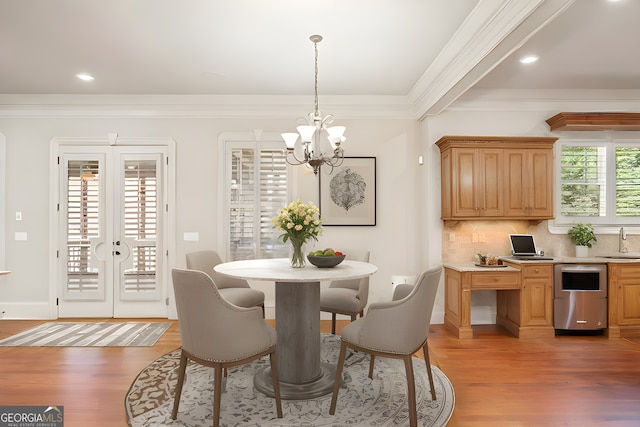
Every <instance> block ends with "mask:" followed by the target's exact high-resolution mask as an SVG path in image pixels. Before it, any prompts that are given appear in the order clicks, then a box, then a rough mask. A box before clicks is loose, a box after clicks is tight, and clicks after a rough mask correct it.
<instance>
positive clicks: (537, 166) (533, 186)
mask: <svg viewBox="0 0 640 427" xmlns="http://www.w3.org/2000/svg"><path fill="white" fill-rule="evenodd" d="M504 160H505V166H504V171H505V192H506V194H505V215H506V216H520V217H529V218H532V219H533V218H541V219H542V218H552V217H553V152H552V151H551V150H550V149H526V150H515V149H507V150H504Z"/></svg>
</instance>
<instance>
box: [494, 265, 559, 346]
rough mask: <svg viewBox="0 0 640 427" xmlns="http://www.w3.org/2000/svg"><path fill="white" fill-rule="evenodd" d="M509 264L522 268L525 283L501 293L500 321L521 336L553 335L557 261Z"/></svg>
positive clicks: (499, 304) (498, 304) (501, 324)
mask: <svg viewBox="0 0 640 427" xmlns="http://www.w3.org/2000/svg"><path fill="white" fill-rule="evenodd" d="M507 265H509V266H511V267H513V268H516V269H518V270H519V271H520V275H521V284H522V286H521V288H520V289H519V290H518V291H504V292H498V294H497V298H496V324H498V325H500V326H502V327H503V328H505V329H507V330H508V331H510V332H511V333H513V334H514V335H515V336H517V337H520V338H539V337H550V336H553V335H554V334H555V329H554V327H553V264H551V263H544V264H542V263H538V262H536V263H535V264H534V265H529V264H516V263H513V264H512V263H509V262H507Z"/></svg>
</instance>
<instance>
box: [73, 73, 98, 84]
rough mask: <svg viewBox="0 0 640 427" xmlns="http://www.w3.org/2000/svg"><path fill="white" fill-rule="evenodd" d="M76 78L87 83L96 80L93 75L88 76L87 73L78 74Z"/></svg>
mask: <svg viewBox="0 0 640 427" xmlns="http://www.w3.org/2000/svg"><path fill="white" fill-rule="evenodd" d="M76 77H77V78H79V79H80V80H83V81H85V82H90V81H92V80H95V78H94V77H93V76H92V75H91V74H87V73H79V74H76Z"/></svg>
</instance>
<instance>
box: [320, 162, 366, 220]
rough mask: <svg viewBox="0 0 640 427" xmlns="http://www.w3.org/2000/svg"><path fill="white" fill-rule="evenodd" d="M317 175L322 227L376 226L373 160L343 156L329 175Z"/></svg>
mask: <svg viewBox="0 0 640 427" xmlns="http://www.w3.org/2000/svg"><path fill="white" fill-rule="evenodd" d="M318 175H319V176H320V216H321V217H322V225H376V158H375V157H345V158H344V161H343V162H342V165H340V166H337V167H335V168H333V172H332V173H331V175H326V174H324V173H322V171H320V173H319V174H318Z"/></svg>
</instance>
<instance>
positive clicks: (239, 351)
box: [172, 269, 275, 362]
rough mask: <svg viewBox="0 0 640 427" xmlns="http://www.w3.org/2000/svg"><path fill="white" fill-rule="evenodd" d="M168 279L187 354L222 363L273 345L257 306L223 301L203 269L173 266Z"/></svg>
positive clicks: (241, 357)
mask: <svg viewBox="0 0 640 427" xmlns="http://www.w3.org/2000/svg"><path fill="white" fill-rule="evenodd" d="M172 278H173V289H174V293H175V298H176V308H177V311H178V324H179V327H180V338H181V339H182V348H183V349H184V350H185V351H187V352H188V353H190V354H193V355H194V356H197V357H199V358H201V359H204V360H209V361H218V362H223V361H231V360H240V359H244V358H247V357H249V356H251V355H253V354H258V353H261V352H263V351H265V350H267V349H268V348H269V347H271V346H273V345H275V331H274V330H272V328H270V327H269V326H268V325H267V324H266V323H265V322H264V320H263V318H262V310H261V309H260V308H259V307H251V308H243V307H238V306H235V305H233V304H231V303H229V302H227V301H226V300H225V299H224V298H222V297H221V296H220V294H219V292H218V289H217V288H216V285H215V283H214V282H213V280H212V279H211V277H210V276H209V275H207V274H206V273H204V272H201V271H197V270H180V269H174V270H173V271H172ZM222 343H223V345H221V344H222Z"/></svg>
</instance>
